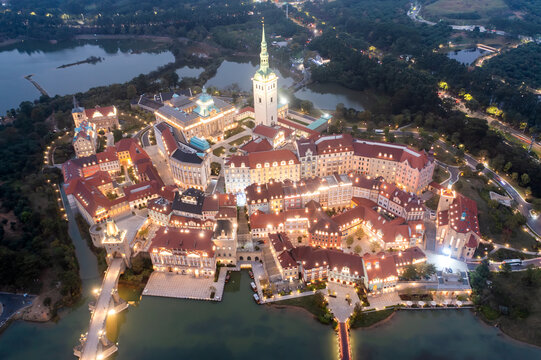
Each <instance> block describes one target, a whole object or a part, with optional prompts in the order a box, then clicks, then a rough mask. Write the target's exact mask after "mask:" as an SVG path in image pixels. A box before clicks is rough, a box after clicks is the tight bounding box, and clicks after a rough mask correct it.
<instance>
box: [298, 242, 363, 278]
mask: <svg viewBox="0 0 541 360" xmlns="http://www.w3.org/2000/svg"><path fill="white" fill-rule="evenodd" d="M288 252H289V254H290V255H291V257H292V258H293V260H294V261H296V262H297V264H298V266H299V272H300V273H301V276H302V279H303V280H304V281H305V282H313V281H323V280H327V281H332V282H337V283H340V284H344V285H348V286H355V285H364V286H368V283H367V277H366V275H365V270H364V265H363V259H362V258H361V257H360V256H358V255H355V254H346V253H344V252H342V251H341V250H336V249H316V248H313V247H311V246H299V247H296V248H293V249H292V250H290V251H288Z"/></svg>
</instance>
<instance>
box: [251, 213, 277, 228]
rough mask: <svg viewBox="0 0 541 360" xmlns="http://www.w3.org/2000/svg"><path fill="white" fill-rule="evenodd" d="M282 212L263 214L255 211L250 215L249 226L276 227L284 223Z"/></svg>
mask: <svg viewBox="0 0 541 360" xmlns="http://www.w3.org/2000/svg"><path fill="white" fill-rule="evenodd" d="M284 219H285V218H284V213H271V214H265V213H264V212H261V211H255V212H254V213H253V214H252V215H250V227H251V228H252V229H264V228H277V227H279V226H280V225H283V224H284Z"/></svg>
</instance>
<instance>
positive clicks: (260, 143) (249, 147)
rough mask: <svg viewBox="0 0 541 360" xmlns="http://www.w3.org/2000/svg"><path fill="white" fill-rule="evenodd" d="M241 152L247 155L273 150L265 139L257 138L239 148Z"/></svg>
mask: <svg viewBox="0 0 541 360" xmlns="http://www.w3.org/2000/svg"><path fill="white" fill-rule="evenodd" d="M239 150H241V151H244V152H247V153H253V152H259V151H270V150H272V145H271V144H270V142H269V141H268V140H267V139H265V138H257V139H255V140H252V141H250V142H248V143H246V144H244V145H243V146H241V147H240V148H239Z"/></svg>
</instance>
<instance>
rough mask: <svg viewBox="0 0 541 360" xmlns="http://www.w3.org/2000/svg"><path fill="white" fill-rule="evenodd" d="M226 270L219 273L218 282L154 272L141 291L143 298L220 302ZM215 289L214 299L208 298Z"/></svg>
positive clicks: (211, 279) (209, 279) (212, 279)
mask: <svg viewBox="0 0 541 360" xmlns="http://www.w3.org/2000/svg"><path fill="white" fill-rule="evenodd" d="M226 275H227V271H226V269H222V270H221V271H220V276H219V277H218V282H214V278H213V277H210V278H204V277H201V278H194V277H192V276H191V275H179V274H172V273H163V272H159V271H155V272H153V273H152V275H150V279H148V283H147V285H146V286H145V290H143V295H145V296H162V297H171V298H179V299H192V300H211V301H221V300H222V296H223V293H224V285H225V277H226ZM212 288H214V289H215V295H214V298H211V297H210V294H211V293H212V291H213V289H212Z"/></svg>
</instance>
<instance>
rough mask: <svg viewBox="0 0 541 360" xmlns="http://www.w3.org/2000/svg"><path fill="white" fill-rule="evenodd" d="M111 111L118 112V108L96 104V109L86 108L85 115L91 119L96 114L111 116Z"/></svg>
mask: <svg viewBox="0 0 541 360" xmlns="http://www.w3.org/2000/svg"><path fill="white" fill-rule="evenodd" d="M111 113H113V114H115V113H116V108H115V107H114V106H104V107H100V106H96V107H95V108H94V109H85V115H86V117H87V118H89V119H92V118H93V117H94V115H96V116H99V114H101V116H109V114H111Z"/></svg>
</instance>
